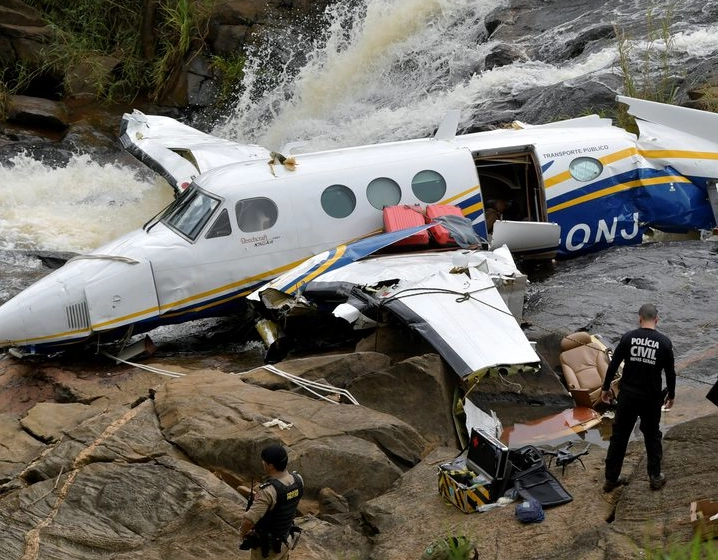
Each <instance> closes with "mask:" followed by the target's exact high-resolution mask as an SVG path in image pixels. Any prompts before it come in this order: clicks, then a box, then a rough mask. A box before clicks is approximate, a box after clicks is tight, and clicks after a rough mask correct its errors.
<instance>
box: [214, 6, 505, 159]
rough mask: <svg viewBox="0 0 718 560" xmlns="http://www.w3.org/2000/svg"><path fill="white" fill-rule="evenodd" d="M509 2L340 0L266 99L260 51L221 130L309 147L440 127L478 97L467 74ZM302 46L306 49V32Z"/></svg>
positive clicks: (226, 134)
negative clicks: (493, 19)
mask: <svg viewBox="0 0 718 560" xmlns="http://www.w3.org/2000/svg"><path fill="white" fill-rule="evenodd" d="M502 4H503V2H500V1H496V0H493V1H487V0H484V1H478V2H470V3H467V2H465V1H460V0H370V1H368V2H367V3H366V6H364V5H363V4H362V3H357V2H350V1H345V2H338V3H337V4H335V5H333V6H331V7H330V8H329V9H328V11H327V13H326V14H325V17H326V20H327V22H328V28H327V31H326V34H325V36H324V37H323V38H322V40H321V41H319V42H318V43H317V44H315V45H314V46H313V47H312V48H311V49H309V51H310V53H309V56H308V58H307V61H306V63H305V64H304V65H303V66H302V67H301V68H300V69H299V70H298V72H297V73H296V74H293V73H292V72H289V71H287V70H286V67H285V72H286V74H285V75H284V76H283V77H281V78H280V82H279V83H278V84H276V85H275V87H273V88H272V89H270V90H268V91H265V92H264V95H261V96H260V95H258V93H257V91H258V90H259V89H260V88H262V87H263V86H265V85H266V84H262V83H261V79H260V76H261V75H262V66H263V61H264V57H266V56H267V54H266V53H267V52H268V51H269V50H270V47H267V49H266V51H263V52H258V53H256V54H255V56H254V58H253V59H252V60H250V62H249V64H248V66H247V69H246V76H247V77H246V79H245V83H244V84H243V85H244V88H243V95H242V96H241V97H240V99H239V101H238V104H237V107H236V110H235V112H234V114H233V115H232V116H231V117H230V118H229V119H228V120H227V121H226V122H224V123H223V124H221V125H219V126H218V127H216V129H215V131H214V132H215V133H216V134H219V135H221V136H224V137H229V138H235V139H238V140H245V141H253V142H257V143H260V144H263V145H266V146H271V147H277V148H279V147H281V145H282V144H283V143H285V142H287V141H293V140H298V139H302V140H310V141H311V143H310V144H308V145H307V146H306V147H305V148H303V151H308V150H309V149H321V148H330V147H336V146H341V145H351V144H357V143H365V142H367V141H379V140H389V139H396V138H405V137H407V136H414V135H415V133H416V132H417V131H421V132H424V133H425V132H426V131H427V130H432V129H433V128H435V127H436V125H437V124H438V122H439V121H440V119H441V117H442V116H443V114H444V113H445V112H446V109H449V108H453V106H456V105H457V103H460V104H461V105H462V107H466V103H467V101H470V99H466V98H465V95H464V94H465V93H470V92H466V91H465V86H466V83H467V80H470V79H471V77H472V76H473V75H474V73H475V70H476V69H477V68H476V64H477V61H480V60H483V58H484V57H485V55H486V54H487V53H488V49H489V48H490V45H489V44H487V43H485V42H484V41H483V40H482V35H485V34H486V31H485V27H484V24H483V20H484V18H485V16H486V15H487V14H488V13H489V12H490V11H491V10H493V9H495V8H496V7H497V6H499V5H502ZM447 38H450V39H447ZM458 46H460V48H457V47H458ZM296 49H297V51H298V52H304V50H307V47H306V45H305V44H302V41H301V39H300V40H297V46H296ZM265 73H266V72H265Z"/></svg>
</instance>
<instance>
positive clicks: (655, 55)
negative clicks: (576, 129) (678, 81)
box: [616, 3, 676, 132]
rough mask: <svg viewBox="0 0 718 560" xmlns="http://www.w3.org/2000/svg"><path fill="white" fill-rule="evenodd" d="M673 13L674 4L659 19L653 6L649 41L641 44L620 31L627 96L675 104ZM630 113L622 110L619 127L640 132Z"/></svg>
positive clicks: (620, 61) (620, 56)
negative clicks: (672, 59) (671, 63)
mask: <svg viewBox="0 0 718 560" xmlns="http://www.w3.org/2000/svg"><path fill="white" fill-rule="evenodd" d="M673 11H674V4H672V3H671V4H669V5H668V6H667V7H665V8H663V9H662V15H661V16H660V17H659V18H657V17H656V14H655V10H654V7H653V6H651V7H650V8H649V9H648V12H647V14H646V38H645V40H644V41H641V42H636V41H633V40H632V39H631V38H630V37H629V36H628V34H627V33H626V32H624V30H623V29H621V28H619V27H616V38H617V40H618V65H619V68H620V70H621V73H622V75H623V85H624V93H625V94H626V95H627V96H629V97H637V98H640V99H648V100H651V101H659V102H661V103H675V101H676V86H675V79H674V76H673V75H672V72H671V66H670V61H671V57H672V56H673V50H674V41H673V36H672V35H671V23H672V21H673ZM626 110H627V109H626V108H625V107H622V108H620V109H619V114H618V125H619V126H622V127H623V128H626V129H627V130H630V131H632V132H636V131H637V128H636V125H635V122H634V121H633V119H632V117H630V115H628V114H627V112H626Z"/></svg>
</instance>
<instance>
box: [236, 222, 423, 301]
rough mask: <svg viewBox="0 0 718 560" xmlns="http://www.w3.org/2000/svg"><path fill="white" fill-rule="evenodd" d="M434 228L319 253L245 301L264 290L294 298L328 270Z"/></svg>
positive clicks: (387, 235) (401, 232)
mask: <svg viewBox="0 0 718 560" xmlns="http://www.w3.org/2000/svg"><path fill="white" fill-rule="evenodd" d="M434 225H436V224H434V223H429V224H424V225H421V226H416V227H413V228H407V229H401V230H398V231H393V232H390V233H381V234H378V235H373V236H371V237H367V238H365V239H360V240H358V241H354V242H353V243H347V244H345V245H340V246H339V247H335V248H334V249H330V250H329V251H324V252H323V253H319V254H318V255H315V256H314V257H311V258H309V259H307V260H306V261H304V262H303V263H301V264H300V265H298V266H296V267H294V268H293V269H291V270H289V271H287V272H286V273H284V274H282V275H281V276H278V277H277V278H275V279H274V280H272V281H271V282H268V283H266V284H264V285H262V286H260V287H259V288H258V289H257V290H255V291H254V292H252V293H251V294H249V295H248V296H247V299H249V300H252V301H259V300H260V294H261V292H263V291H264V290H267V289H274V290H279V291H281V292H283V293H285V294H288V295H294V294H296V293H297V292H298V291H301V289H302V288H303V287H304V286H305V285H306V284H307V283H308V282H310V281H311V280H312V279H314V278H316V277H317V276H319V275H321V274H324V273H326V272H329V271H330V270H336V269H338V268H342V267H343V266H346V265H348V264H349V263H352V262H354V261H356V260H359V259H361V258H363V257H366V256H367V255H371V254H372V253H375V252H376V251H378V250H379V249H383V248H384V247H387V246H389V245H391V244H392V243H396V242H397V241H401V240H402V239H406V238H407V237H410V236H412V235H414V234H415V233H418V232H420V231H424V230H426V229H428V228H430V227H432V226H434Z"/></svg>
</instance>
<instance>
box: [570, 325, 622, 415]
mask: <svg viewBox="0 0 718 560" xmlns="http://www.w3.org/2000/svg"><path fill="white" fill-rule="evenodd" d="M609 353H610V349H609V348H608V347H607V346H606V345H605V344H604V343H603V342H601V340H600V339H599V338H597V337H596V336H593V335H591V334H589V333H587V332H576V333H573V334H569V335H567V336H565V337H564V338H563V339H562V340H561V354H560V356H559V359H560V361H561V368H562V369H563V376H564V379H565V380H566V386H567V387H568V390H569V391H571V395H572V396H573V399H574V401H576V404H577V405H578V406H587V407H594V406H595V405H596V404H597V403H600V402H601V385H603V380H604V379H605V378H606V370H607V369H608V364H609V362H610V361H611V358H610V354H609ZM619 378H620V371H619V374H618V375H616V377H615V378H614V380H613V381H612V382H611V388H612V389H613V392H614V395H618V381H619Z"/></svg>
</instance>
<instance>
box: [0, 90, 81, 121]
mask: <svg viewBox="0 0 718 560" xmlns="http://www.w3.org/2000/svg"><path fill="white" fill-rule="evenodd" d="M7 120H8V121H10V122H14V123H20V124H23V125H28V126H39V127H44V128H51V129H57V130H64V129H65V128H67V127H68V126H69V124H70V121H69V113H68V111H67V107H66V106H65V104H64V103H62V102H60V101H51V100H49V99H42V98H39V97H30V96H27V95H11V96H9V98H8V103H7Z"/></svg>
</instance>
